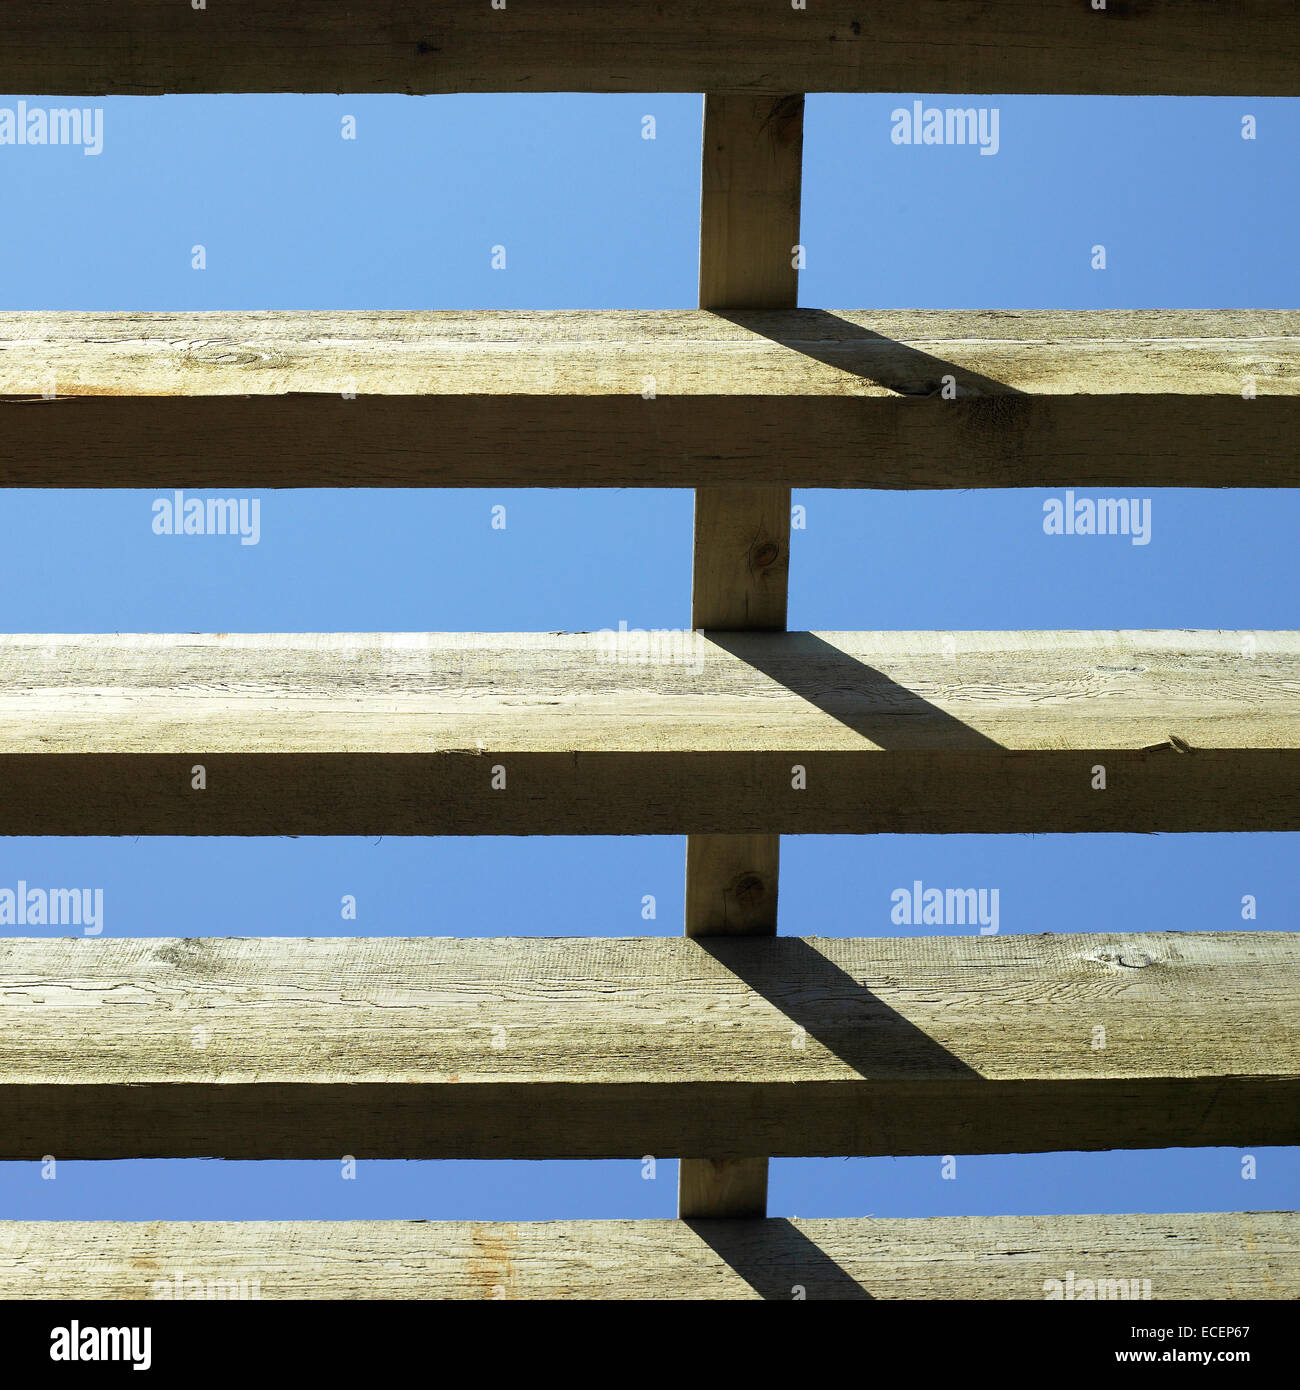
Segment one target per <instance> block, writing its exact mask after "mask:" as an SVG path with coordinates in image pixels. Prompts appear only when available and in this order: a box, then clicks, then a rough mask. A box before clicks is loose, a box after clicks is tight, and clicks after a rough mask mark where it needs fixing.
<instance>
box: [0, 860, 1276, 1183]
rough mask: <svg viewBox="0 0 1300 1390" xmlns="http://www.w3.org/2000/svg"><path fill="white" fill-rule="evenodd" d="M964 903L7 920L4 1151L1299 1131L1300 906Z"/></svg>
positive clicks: (336, 1152) (423, 1152)
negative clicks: (790, 922)
mask: <svg viewBox="0 0 1300 1390" xmlns="http://www.w3.org/2000/svg"><path fill="white" fill-rule="evenodd" d="M903 886H904V888H905V889H906V890H907V891H909V892H910V891H911V888H912V885H911V884H910V883H909V884H906V885H903ZM888 911H889V904H888V902H887V901H886V900H884V898H883V895H882V901H881V902H880V903H878V904H877V918H878V920H888V919H887V918H886V913H887V912H888ZM124 925H126V924H120V923H119V924H117V925H116V927H114V926H113V925H110V927H109V930H114V929H121V927H122V926H124ZM101 926H102V923H101ZM21 929H22V928H13V927H10V928H8V929H7V930H21ZM967 930H968V932H969V934H965V935H959V936H951V937H928V938H902V939H892V938H871V939H865V940H843V939H835V940H831V939H821V938H814V939H802V938H790V937H739V938H737V937H730V938H696V939H689V938H684V937H669V938H651V939H619V940H604V939H591V938H579V939H554V938H549V939H548V938H540V939H537V938H506V939H501V940H481V939H459V938H420V939H383V938H378V939H376V938H362V939H347V938H335V939H324V940H310V941H302V940H291V939H290V940H285V939H274V938H272V939H264V938H259V939H252V940H240V939H231V938H212V939H199V940H171V939H136V940H132V939H109V938H108V937H107V936H105V937H102V938H100V939H97V940H96V939H86V938H77V937H64V938H56V939H52V940H45V939H41V940H36V939H30V938H27V937H23V938H17V939H11V940H0V1158H3V1159H6V1160H9V1159H35V1158H40V1157H41V1156H42V1155H44V1154H47V1153H48V1154H53V1155H55V1156H56V1157H62V1158H75V1159H115V1158H129V1157H157V1158H165V1157H193V1156H205V1155H206V1156H216V1157H225V1158H244V1159H251V1158H331V1157H332V1158H338V1157H339V1156H341V1155H344V1154H352V1155H354V1156H356V1157H358V1158H536V1159H544V1158H640V1157H642V1156H643V1155H646V1154H653V1155H657V1156H661V1157H705V1156H707V1157H710V1158H724V1159H725V1158H744V1157H750V1156H755V1155H762V1154H772V1155H793V1154H820V1155H834V1154H894V1155H902V1154H944V1153H953V1154H963V1153H1002V1152H1016V1151H1045V1150H1062V1149H1070V1150H1077V1149H1102V1148H1149V1147H1166V1146H1177V1145H1223V1144H1233V1145H1237V1144H1241V1145H1247V1144H1249V1145H1260V1144H1291V1143H1296V1142H1298V1141H1300V935H1297V934H1294V933H1272V932H1259V933H1225V934H1210V933H1190V934H1183V933H1171V934H1160V933H1134V934H1121V935H1105V934H1099V935H1086V936H1069V935H1041V936H1022V935H1017V936H984V937H981V936H980V935H979V927H978V926H976V925H972V926H970V927H969V928H968V929H967ZM1098 1030H1101V1031H1100V1032H1099V1031H1098Z"/></svg>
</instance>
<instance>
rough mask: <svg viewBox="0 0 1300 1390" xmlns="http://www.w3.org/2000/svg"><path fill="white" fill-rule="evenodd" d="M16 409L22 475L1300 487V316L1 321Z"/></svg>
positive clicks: (10, 454)
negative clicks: (1251, 395) (1299, 484)
mask: <svg viewBox="0 0 1300 1390" xmlns="http://www.w3.org/2000/svg"><path fill="white" fill-rule="evenodd" d="M1251 383H1253V390H1254V393H1255V398H1254V399H1244V398H1243V393H1248V392H1249V391H1250V389H1251ZM345 393H352V394H353V395H354V397H355V398H354V399H348V398H346V396H345ZM51 394H52V395H53V397H54V399H47V398H46V397H48V396H49V395H51ZM651 395H653V399H651V398H649V397H650V396H651ZM0 408H2V414H0V421H2V427H0V485H4V486H9V487H158V488H171V487H179V486H185V487H191V488H197V487H205V488H220V487H240V488H264V487H312V486H329V487H379V486H404V487H414V486H439V487H458V486H489V485H490V486H493V487H509V486H533V485H538V486H556V487H560V486H569V487H577V486H610V487H696V486H701V487H704V486H728V485H743V486H747V487H754V486H773V485H774V486H789V485H794V486H801V487H882V488H932V487H1056V486H1060V487H1106V486H1127V485H1132V486H1138V487H1143V488H1146V487H1171V486H1187V487H1192V486H1195V487H1221V486H1228V485H1232V486H1237V487H1287V486H1294V485H1296V483H1297V481H1300V450H1298V447H1297V442H1296V441H1297V439H1298V438H1300V314H1297V313H1294V312H1289V311H1276V312H1274V311H1256V310H1229V311H1223V312H1196V311H1190V312H1187V311H1177V312H1155V313H1147V312H1128V311H1123V312H1102V313H1090V312H1089V313H987V312H980V313H976V312H963V313H947V312H937V311H935V312H931V311H923V312H899V311H888V312H886V311H881V312H874V311H873V312H862V311H858V312H845V313H839V312H836V313H830V312H826V311H821V310H811V309H798V310H782V311H760V310H745V311H731V310H728V311H726V312H711V311H703V310H689V311H682V312H664V313H640V312H629V313H621V312H608V313H607V312H593V313H304V314H299V313H266V314H262V313H258V314H249V313H197V314H85V313H54V314H50V313H34V314H0Z"/></svg>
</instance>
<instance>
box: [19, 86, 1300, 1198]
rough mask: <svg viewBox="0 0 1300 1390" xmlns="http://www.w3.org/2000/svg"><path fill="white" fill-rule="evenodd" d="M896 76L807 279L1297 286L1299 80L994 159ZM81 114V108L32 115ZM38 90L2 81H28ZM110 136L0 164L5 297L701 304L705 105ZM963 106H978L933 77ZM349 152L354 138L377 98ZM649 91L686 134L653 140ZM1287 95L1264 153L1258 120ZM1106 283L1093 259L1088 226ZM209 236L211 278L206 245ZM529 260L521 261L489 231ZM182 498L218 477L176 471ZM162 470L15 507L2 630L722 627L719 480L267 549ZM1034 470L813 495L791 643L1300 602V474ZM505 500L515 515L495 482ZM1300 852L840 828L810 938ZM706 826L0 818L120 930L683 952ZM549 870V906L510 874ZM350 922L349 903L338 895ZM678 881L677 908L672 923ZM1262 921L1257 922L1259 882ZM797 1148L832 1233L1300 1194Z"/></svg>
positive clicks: (1024, 299) (1173, 302) (930, 294)
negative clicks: (174, 496)
mask: <svg viewBox="0 0 1300 1390" xmlns="http://www.w3.org/2000/svg"><path fill="white" fill-rule="evenodd" d="M914 95H915V94H912V93H908V94H905V95H903V96H892V95H883V96H834V97H830V96H813V97H810V98H809V100H808V107H807V134H806V141H805V172H804V214H803V232H802V240H803V243H804V244H805V246H806V247H807V253H808V269H807V270H806V271H805V272H804V273H803V275H802V277H801V289H800V302H801V303H802V304H805V305H809V306H815V307H820V308H828V309H871V308H875V307H881V308H1001V309H1008V308H1062V309H1091V308H1232V307H1254V308H1296V307H1300V265H1298V264H1297V260H1296V257H1295V254H1294V251H1295V224H1296V217H1297V212H1298V211H1300V164H1298V163H1297V160H1296V157H1295V154H1296V150H1297V149H1300V101H1290V100H1239V99H1226V98H1225V99H1152V98H1086V99H1085V98H1043V97H1033V98H1029V97H1002V98H995V97H980V98H974V99H971V101H970V102H968V103H963V104H971V105H982V106H993V105H996V106H997V107H998V108H999V110H1000V125H999V130H1000V148H999V151H998V153H997V155H996V156H994V157H985V156H981V155H980V154H979V153H978V150H977V149H974V148H971V147H956V148H952V147H933V146H930V147H925V146H922V147H915V146H912V147H909V146H897V145H894V144H893V143H892V142H891V141H890V138H889V135H890V128H891V122H890V113H891V111H892V110H893V109H895V108H896V107H898V106H900V105H906V106H910V104H911V101H912V100H913V97H914ZM31 100H32V101H33V102H37V101H40V102H41V103H43V104H49V105H63V104H68V103H67V102H65V101H64V100H63V99H61V98H31ZM15 101H16V98H0V106H3V105H13V104H14V102H15ZM95 104H97V105H102V107H103V109H104V148H103V153H102V154H100V155H98V156H86V155H84V154H83V153H82V152H81V151H80V150H77V149H68V148H59V149H54V148H32V147H25V148H22V147H0V177H3V187H4V190H5V193H6V195H7V196H6V198H5V204H4V206H5V214H6V215H5V216H4V217H3V218H0V308H4V309H122V310H127V309H135V310H165V309H223V308H228V309H236V308H237V309H294V308H298V309H309V308H318V309H327V308H328V309H373V308H393V309H401V308H411V309H416V308H431V309H432V308H447V309H474V308H502V309H506V308H515V309H524V308H554V309H572V308H611V309H612V308H687V307H693V305H694V303H695V292H696V284H695V276H696V267H697V260H696V258H697V251H698V199H699V143H700V98H699V97H698V96H695V95H662V94H657V95H653V96H583V95H572V94H569V95H563V94H562V95H553V96H460V97H431V98H422V99H412V98H402V97H356V96H349V97H333V96H313V97H253V96H238V97H219V98H218V97H168V98H126V99H117V100H110V101H105V102H102V103H95ZM939 104H952V103H950V102H948V101H940V102H939ZM348 115H351V116H354V117H355V119H356V131H357V138H356V140H354V141H345V140H343V139H342V138H341V137H340V132H341V123H342V120H343V118H344V117H345V116H348ZM645 115H653V116H654V117H655V128H656V129H655V133H656V138H655V139H654V140H644V139H642V129H643V119H642V118H643V117H644V116H645ZM1245 115H1253V116H1254V117H1255V120H1256V125H1257V138H1256V139H1255V140H1253V141H1247V140H1243V139H1242V138H1241V128H1242V117H1243V116H1245ZM1098 243H1101V244H1104V245H1105V246H1106V248H1107V268H1106V269H1105V270H1104V271H1096V270H1093V269H1092V268H1091V264H1090V260H1091V248H1092V247H1093V246H1094V245H1095V244H1098ZM200 244H201V245H203V246H204V247H205V249H206V258H207V268H206V269H204V270H201V271H198V270H194V269H192V268H191V248H192V247H193V246H195V245H200ZM497 245H502V246H504V247H505V248H506V268H505V269H504V270H494V269H493V268H492V265H491V252H492V248H493V247H494V246H497ZM177 483H178V485H183V483H184V479H183V478H179V477H178V479H177ZM156 495H158V494H156V493H153V492H136V491H119V492H99V493H94V492H79V491H49V492H41V491H10V492H6V493H3V494H0V504H2V505H3V507H4V540H5V550H4V554H5V559H6V564H5V565H4V566H3V569H2V570H0V629H2V630H5V631H11V632H33V631H50V632H104V631H110V632H111V631H160V632H161V631H224V632H238V631H286V630H288V631H293V630H300V631H301V630H307V631H313V630H317V631H331V630H359V631H374V630H481V631H492V630H503V631H509V630H524V631H527V630H543V631H544V630H551V629H593V628H602V627H617V626H618V624H619V622H620V621H625V622H627V624H628V626H629V627H633V628H636V627H645V628H649V627H679V626H683V625H684V624H685V623H686V622H687V621H688V615H689V595H690V554H691V497H690V494H689V493H688V492H668V491H647V490H638V489H626V490H617V491H595V490H587V491H576V490H575V491H553V492H546V491H515V490H510V489H489V490H466V491H457V492H438V491H426V492H414V491H412V492H400V493H393V492H382V491H369V490H362V491H286V492H267V493H263V494H260V496H261V504H262V505H261V539H260V542H259V544H258V545H256V546H240V545H239V544H238V543H237V542H235V541H233V540H232V539H230V538H222V537H167V536H156V535H154V534H153V533H152V530H151V521H152V515H153V514H152V510H151V504H152V501H153V499H154V497H155V496H156ZM1046 495H1047V494H1045V493H1042V492H1030V491H1007V492H966V493H917V494H906V493H872V492H858V493H831V492H823V491H810V492H800V493H796V499H795V500H796V501H799V502H802V503H804V504H805V506H806V507H807V529H806V530H805V531H801V532H796V533H795V535H794V541H793V551H792V567H791V585H790V590H791V594H790V615H789V621H790V625H791V627H795V628H812V629H823V630H825V629H832V630H833V629H857V628H927V629H930V628H934V629H945V628H1018V627H1027V628H1090V627H1098V628H1126V627H1137V628H1140V627H1230V628H1237V627H1241V628H1256V629H1258V628H1265V629H1266V628H1295V627H1300V594H1298V593H1297V586H1296V583H1295V560H1294V544H1295V542H1294V537H1295V535H1296V534H1297V531H1300V494H1298V493H1297V492H1295V491H1287V492H1266V491H1260V490H1248V491H1228V492H1209V491H1193V490H1186V491H1182V490H1179V491H1157V492H1155V493H1154V496H1153V508H1152V539H1151V543H1150V544H1149V545H1146V546H1141V547H1137V546H1132V545H1130V543H1129V541H1128V540H1127V539H1125V538H1121V537H1090V538H1084V537H1059V536H1045V535H1044V534H1043V531H1042V525H1041V518H1042V502H1043V498H1044V497H1045V496H1046ZM495 505H504V506H505V507H506V515H507V525H506V528H505V530H494V529H493V528H492V526H491V508H492V507H493V506H495ZM1298 841H1300V836H1296V835H1251V836H1244V835H1222V836H1199V835H1197V836H1146V837H1136V836H1078V837H1068V836H1042V837H1024V836H1010V837H991V836H990V837H977V836H961V837H937V836H936V837H914V836H883V837H878V838H868V837H850V836H843V837H824V838H822V837H808V838H789V837H787V838H786V839H785V840H784V841H783V845H782V860H783V863H782V878H781V930H782V931H783V932H785V933H789V934H796V935H827V936H855V935H897V934H899V933H900V931H904V930H906V929H904V928H898V927H895V926H893V925H892V924H891V922H890V920H889V894H890V892H891V891H892V890H893V889H894V888H895V887H898V886H900V885H910V884H911V882H912V881H913V879H915V878H920V879H922V880H923V881H924V882H926V883H927V884H942V885H949V886H956V885H979V886H990V887H997V888H998V889H999V891H1000V898H1001V930H1002V931H1003V932H1004V933H1006V932H1039V931H1086V930H1116V931H1128V930H1187V931H1209V930H1220V931H1221V930H1234V929H1238V928H1241V927H1244V926H1252V927H1255V928H1258V929H1261V930H1293V929H1295V928H1296V925H1297V922H1300V880H1298V878H1297V874H1296V862H1297V849H1298V848H1300V844H1298ZM683 854H684V843H683V841H682V840H680V839H673V838H662V839H648V838H629V839H617V838H609V839H586V840H576V839H533V840H524V839H481V840H473V841H455V840H400V839H391V838H390V839H386V840H383V841H380V842H375V841H370V840H350V839H349V840H330V841H323V840H288V839H271V840H264V841H255V840H189V841H187V840H180V839H175V840H168V839H160V840H154V841H149V840H39V839H8V840H4V841H2V842H0V882H3V883H13V882H14V881H16V880H17V879H19V878H25V879H27V880H29V881H31V882H48V883H51V884H56V883H57V884H68V885H72V884H78V885H80V884H92V885H96V886H102V887H103V888H104V890H105V919H106V932H107V933H108V934H110V935H206V934H214V935H216V934H220V935H254V934H259V933H266V934H276V935H307V934H311V935H325V934H332V933H339V932H341V931H342V930H343V929H344V928H345V927H346V930H347V931H348V932H362V933H371V934H375V935H419V934H425V933H428V934H437V935H485V936H486V935H507V934H530V935H531V934H557V935H588V934H589V935H646V934H649V933H655V934H665V935H675V934H677V933H678V932H680V930H681V916H682V880H683V874H684V868H683ZM521 876H526V877H527V878H528V880H529V881H530V882H531V883H533V884H534V885H535V888H536V891H534V892H532V893H531V894H530V897H529V902H528V904H527V906H526V908H521V906H520V902H519V898H518V894H517V893H515V892H514V891H513V885H514V884H515V883H517V882H518V881H519V879H520V877H521ZM345 892H346V893H352V894H355V895H356V897H357V900H358V907H359V918H358V921H357V922H355V923H350V922H349V923H346V924H344V923H343V922H341V921H339V920H338V901H339V897H340V896H341V894H343V893H345ZM646 893H653V894H654V895H655V896H656V899H657V908H658V916H657V918H656V919H655V920H654V921H652V922H646V921H644V920H642V917H641V899H642V895H643V894H646ZM1244 894H1251V895H1254V896H1255V897H1256V899H1257V900H1258V903H1259V918H1258V920H1257V921H1256V922H1254V923H1243V922H1242V921H1241V918H1240V902H1241V898H1242V896H1243V895H1244ZM1251 1152H1255V1153H1256V1157H1257V1159H1258V1177H1257V1178H1256V1179H1255V1180H1254V1181H1251V1182H1244V1181H1243V1180H1242V1178H1241V1152H1240V1151H1237V1150H1223V1149H1215V1150H1201V1151H1187V1150H1184V1151H1175V1152H1168V1153H1113V1154H1094V1155H1061V1154H1056V1155H1020V1156H987V1157H979V1156H974V1157H970V1158H964V1157H963V1158H960V1159H959V1161H958V1165H957V1176H956V1179H955V1180H951V1181H949V1180H944V1179H942V1178H941V1177H940V1166H939V1161H938V1158H937V1157H936V1158H922V1159H901V1160H891V1159H870V1160H858V1159H854V1160H841V1159H830V1160H778V1161H776V1162H774V1164H773V1168H772V1189H771V1198H770V1209H771V1210H772V1212H773V1213H774V1214H779V1215H791V1214H795V1215H799V1216H821V1215H825V1216H836V1215H844V1216H850V1215H862V1214H865V1213H873V1214H876V1215H911V1216H925V1215H939V1214H947V1213H969V1214H980V1213H1010V1212H1026V1213H1033V1212H1051V1211H1067V1212H1073V1211H1141V1210H1147V1211H1178V1210H1197V1209H1203V1210H1236V1209H1243V1208H1244V1209H1252V1208H1254V1209H1268V1208H1277V1207H1296V1206H1300V1165H1298V1164H1297V1162H1296V1158H1297V1154H1296V1151H1295V1150H1283V1149H1268V1150H1259V1151H1253V1150H1252V1151H1251ZM58 1173H59V1176H58V1178H57V1180H56V1181H54V1182H48V1181H42V1179H41V1177H40V1169H39V1165H37V1164H34V1163H33V1164H0V1218H4V1217H9V1218H16V1217H27V1218H31V1217H50V1218H55V1217H63V1218H66V1217H80V1218H118V1219H145V1218H151V1217H157V1218H183V1217H188V1218H195V1219H198V1218H231V1219H238V1218H250V1219H251V1218H271V1217H284V1218H290V1217H317V1218H333V1217H359V1216H375V1217H443V1218H453V1217H473V1218H481V1219H491V1218H501V1219H512V1220H528V1219H545V1218H552V1217H564V1216H593V1217H610V1216H650V1215H660V1216H663V1215H671V1214H672V1213H673V1211H674V1208H675V1187H676V1182H675V1165H673V1164H671V1163H668V1162H665V1163H661V1164H660V1165H659V1167H658V1170H657V1176H656V1177H655V1179H654V1180H652V1181H646V1180H643V1179H642V1176H641V1165H640V1163H639V1162H633V1161H628V1162H625V1163H597V1164H576V1163H550V1164H538V1163H526V1164H525V1163H492V1164H473V1163H369V1164H365V1163H363V1164H361V1165H359V1168H358V1176H357V1179H356V1180H355V1181H342V1180H341V1179H340V1177H339V1171H338V1166H337V1165H334V1164H330V1163H321V1164H287V1163H265V1164H251V1163H240V1164H232V1163H219V1162H208V1161H205V1162H197V1161H196V1162H184V1163H179V1162H167V1163H109V1164H88V1163H63V1164H60V1166H59V1170H58Z"/></svg>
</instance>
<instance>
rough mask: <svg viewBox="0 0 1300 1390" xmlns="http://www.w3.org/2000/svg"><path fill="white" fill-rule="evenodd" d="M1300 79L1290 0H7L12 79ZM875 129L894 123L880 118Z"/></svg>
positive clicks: (131, 86) (1280, 86) (1017, 85)
mask: <svg viewBox="0 0 1300 1390" xmlns="http://www.w3.org/2000/svg"><path fill="white" fill-rule="evenodd" d="M725 90H746V91H751V92H791V91H807V92H833V91H834V92H845V91H847V92H856V91H884V92H968V93H982V92H993V93H1000V92H1065V93H1071V92H1077V93H1104V94H1108V93H1134V94H1138V95H1159V94H1167V95H1179V94H1183V95H1205V96H1233V95H1247V94H1249V95H1252V96H1294V95H1297V94H1300V39H1298V38H1297V26H1296V12H1295V8H1294V5H1293V4H1292V3H1291V0H1224V3H1218V4H1188V3H1186V0H1145V3H1143V4H1141V5H1128V4H1123V5H1121V4H1117V3H1115V0H1111V3H1110V4H1109V5H1108V6H1107V8H1106V9H1105V10H1097V9H1094V8H1093V6H1092V5H1091V4H1089V3H1088V0H999V3H998V4H997V5H995V6H990V5H988V4H986V3H981V2H980V0H908V3H906V4H892V5H888V6H883V7H881V6H877V7H872V8H870V9H865V8H864V7H863V6H862V5H861V4H854V3H850V0H817V3H815V4H812V5H809V6H808V7H807V8H806V9H805V10H795V9H794V8H793V7H792V6H791V5H789V4H786V3H779V4H778V3H773V4H767V5H758V4H755V3H754V0H666V2H665V0H548V3H547V4H545V5H524V4H513V3H512V4H511V5H510V6H509V7H508V8H504V9H494V8H492V7H491V6H490V5H488V4H487V3H486V0H485V3H482V4H475V5H467V4H464V3H462V0H312V3H311V4H293V5H288V4H285V3H283V0H221V3H220V4H210V5H208V7H207V9H206V10H204V11H201V12H195V11H194V10H193V9H192V8H191V6H189V5H185V4H178V3H176V0H117V2H116V3H114V4H112V5H87V4H86V3H85V0H9V3H8V4H6V6H5V43H4V45H3V47H2V48H0V91H6V92H71V93H78V94H81V95H87V96H90V95H101V94H128V95H129V94H137V95H139V94H144V95H150V94H157V93H163V92H284V91H287V92H409V93H418V92H461V91H464V92H501V91H526V92H546V91H561V92H566V91H614V92H645V91H683V92H703V91H709V92H711V91H725ZM882 138H885V137H884V136H882Z"/></svg>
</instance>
